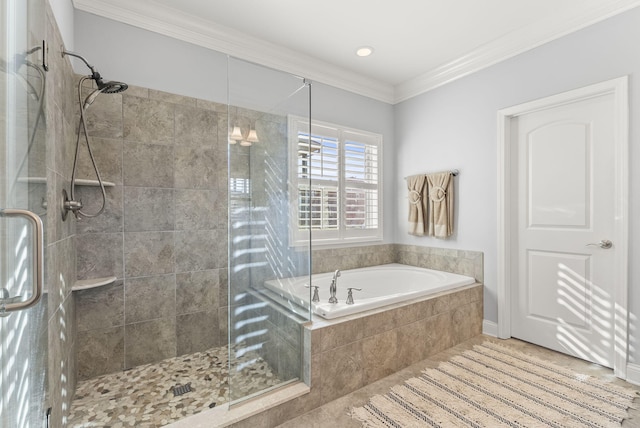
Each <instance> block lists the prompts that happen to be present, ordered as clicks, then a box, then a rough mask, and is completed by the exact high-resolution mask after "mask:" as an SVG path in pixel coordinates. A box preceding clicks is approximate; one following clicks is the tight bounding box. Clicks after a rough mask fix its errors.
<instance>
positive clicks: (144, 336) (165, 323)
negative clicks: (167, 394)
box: [124, 316, 176, 368]
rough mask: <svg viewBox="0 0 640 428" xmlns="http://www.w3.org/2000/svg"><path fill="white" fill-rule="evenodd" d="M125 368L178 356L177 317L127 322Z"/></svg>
mask: <svg viewBox="0 0 640 428" xmlns="http://www.w3.org/2000/svg"><path fill="white" fill-rule="evenodd" d="M124 344H125V345H124V349H125V359H124V361H125V368H131V367H135V366H139V365H142V364H148V363H153V362H157V361H160V360H164V359H165V358H171V357H175V356H176V318H175V316H173V317H170V318H159V319H155V320H151V321H144V322H140V323H136V324H127V325H126V326H125V335H124Z"/></svg>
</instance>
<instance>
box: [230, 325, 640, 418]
mask: <svg viewBox="0 0 640 428" xmlns="http://www.w3.org/2000/svg"><path fill="white" fill-rule="evenodd" d="M487 340H488V341H495V342H497V343H501V344H503V345H505V344H506V345H509V346H512V347H513V348H514V349H516V350H519V351H521V352H525V353H528V354H530V355H534V356H536V357H538V358H543V359H546V360H548V361H551V362H553V363H555V364H558V365H561V366H563V367H567V368H570V369H572V370H574V371H576V372H579V373H585V374H588V375H591V376H595V377H599V378H601V379H604V380H607V381H610V382H612V383H615V384H618V385H624V386H627V387H629V388H633V389H635V390H637V391H639V392H640V387H639V386H635V385H631V384H629V383H627V382H625V381H623V380H621V379H618V378H616V377H615V376H614V375H613V372H612V370H610V369H607V368H604V367H602V366H599V365H597V364H592V363H589V362H586V361H583V360H579V359H577V358H573V357H570V356H567V355H564V354H560V353H558V352H555V351H551V350H549V349H546V348H542V347H539V346H536V345H532V344H530V343H527V342H523V341H520V340H516V339H508V340H498V339H495V338H492V337H489V336H484V335H479V336H476V337H474V338H472V339H469V340H467V341H465V342H463V343H461V344H460V345H458V346H455V347H453V348H450V349H447V350H445V351H443V352H440V353H438V354H435V355H433V356H431V357H429V358H427V359H426V360H422V361H420V362H419V363H416V364H414V365H412V366H410V367H407V368H406V369H404V370H401V371H399V372H397V373H394V374H393V375H391V376H388V377H386V378H383V379H380V380H379V381H377V382H374V383H372V384H370V385H368V386H366V387H364V388H361V389H359V390H357V391H355V392H352V393H351V394H348V395H346V396H344V397H341V398H338V399H336V400H334V401H331V402H329V403H327V404H325V405H323V406H321V407H318V408H317V409H314V410H311V411H310V412H307V413H305V414H303V415H300V416H298V417H296V418H294V419H291V420H289V421H288V422H285V423H284V424H281V425H279V427H280V428H302V427H304V428H325V427H340V428H360V427H361V426H362V425H361V424H360V423H359V422H358V421H356V420H355V419H352V418H351V417H350V416H349V415H348V412H349V409H350V408H351V407H354V406H362V405H364V404H366V403H367V401H368V400H369V397H371V396H372V395H375V394H384V393H386V392H388V390H389V388H391V387H392V386H394V385H397V384H399V383H402V382H404V381H405V380H407V379H409V378H411V377H415V376H418V375H419V374H420V372H421V371H422V370H424V369H425V368H427V367H437V365H438V364H439V363H440V362H442V361H446V360H448V359H449V358H450V357H452V356H454V355H457V354H459V353H461V352H463V351H466V350H468V349H471V348H473V345H476V344H480V343H482V342H484V341H487ZM639 404H640V397H639V398H636V400H635V401H634V405H635V406H636V407H640V406H639ZM629 415H630V417H629V418H628V419H626V420H625V421H624V422H623V424H622V426H623V427H624V428H631V427H635V428H638V427H640V409H630V410H629ZM253 423H254V426H255V424H256V421H255V420H254V421H253ZM258 425H259V426H262V425H260V424H259V423H258ZM268 425H270V424H269V423H267V425H265V426H268ZM242 426H244V425H242V424H239V425H238V427H242Z"/></svg>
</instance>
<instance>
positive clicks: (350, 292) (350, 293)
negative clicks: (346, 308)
mask: <svg viewBox="0 0 640 428" xmlns="http://www.w3.org/2000/svg"><path fill="white" fill-rule="evenodd" d="M353 290H356V291H362V288H356V287H349V288H347V305H353Z"/></svg>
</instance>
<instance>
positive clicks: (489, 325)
mask: <svg viewBox="0 0 640 428" xmlns="http://www.w3.org/2000/svg"><path fill="white" fill-rule="evenodd" d="M482 334H486V335H487V336H493V337H498V323H495V322H493V321H489V320H483V321H482ZM638 368H639V369H640V366H638ZM639 374H640V372H639ZM639 379H640V378H639Z"/></svg>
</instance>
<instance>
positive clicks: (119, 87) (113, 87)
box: [96, 78, 129, 94]
mask: <svg viewBox="0 0 640 428" xmlns="http://www.w3.org/2000/svg"><path fill="white" fill-rule="evenodd" d="M96 84H97V85H98V89H100V92H102V93H103V94H117V93H119V92H124V91H126V90H127V88H128V87H129V85H127V84H126V83H122V82H115V81H111V82H103V81H102V78H99V79H98V80H96Z"/></svg>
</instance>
